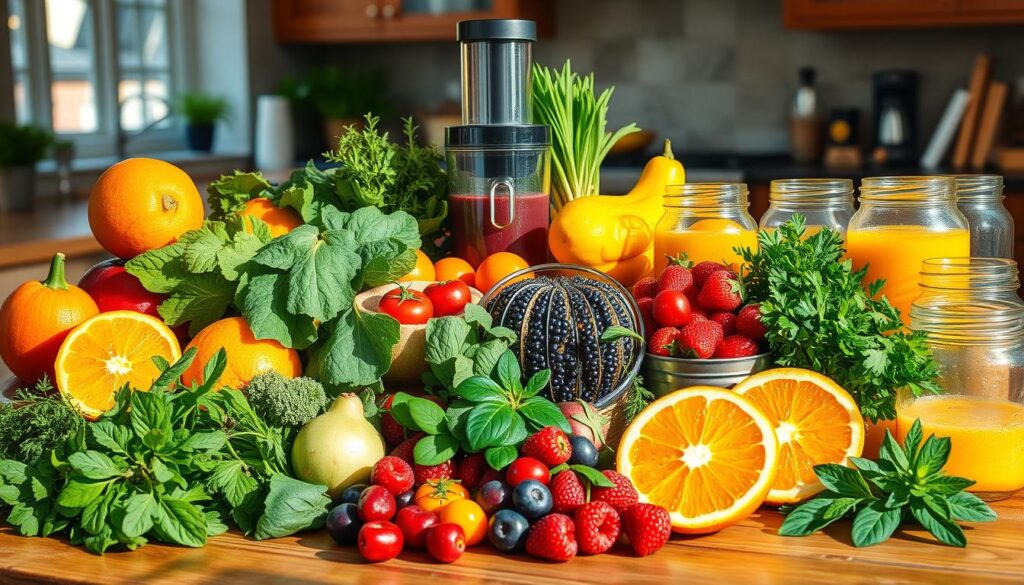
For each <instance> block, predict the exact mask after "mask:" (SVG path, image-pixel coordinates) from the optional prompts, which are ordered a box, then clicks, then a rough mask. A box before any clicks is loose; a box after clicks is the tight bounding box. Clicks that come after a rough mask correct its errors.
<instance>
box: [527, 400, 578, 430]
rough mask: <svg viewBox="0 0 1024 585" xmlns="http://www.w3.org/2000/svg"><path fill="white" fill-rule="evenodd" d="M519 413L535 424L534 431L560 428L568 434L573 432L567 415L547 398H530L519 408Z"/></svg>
mask: <svg viewBox="0 0 1024 585" xmlns="http://www.w3.org/2000/svg"><path fill="white" fill-rule="evenodd" d="M518 412H519V414H521V415H523V416H524V417H526V419H527V420H528V421H530V422H531V423H533V425H532V426H533V430H540V429H542V428H544V427H558V428H560V429H562V430H563V431H564V432H566V433H571V432H572V428H570V427H569V421H567V420H565V415H564V414H562V411H561V410H559V408H558V407H557V406H555V404H554V403H553V402H551V401H550V400H548V399H547V398H544V397H541V396H534V397H532V398H528V399H526V400H525V401H524V402H523V403H522V404H521V405H520V406H519V410H518Z"/></svg>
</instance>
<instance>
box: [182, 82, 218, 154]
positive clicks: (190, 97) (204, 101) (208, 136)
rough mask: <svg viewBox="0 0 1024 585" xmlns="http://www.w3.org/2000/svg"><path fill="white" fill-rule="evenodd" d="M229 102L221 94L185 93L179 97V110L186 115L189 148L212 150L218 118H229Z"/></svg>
mask: <svg viewBox="0 0 1024 585" xmlns="http://www.w3.org/2000/svg"><path fill="white" fill-rule="evenodd" d="M228 110H229V104H228V101H227V100H226V99H224V98H223V97H220V96H215V95H207V94H204V93H184V94H182V95H180V96H179V97H178V112H179V113H180V114H181V115H182V116H184V117H185V121H186V125H185V141H186V142H187V143H188V148H189V150H194V151H197V152H210V150H211V149H212V148H213V131H214V128H216V124H217V121H218V120H227V118H228Z"/></svg>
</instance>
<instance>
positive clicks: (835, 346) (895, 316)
mask: <svg viewBox="0 0 1024 585" xmlns="http://www.w3.org/2000/svg"><path fill="white" fill-rule="evenodd" d="M804 226H805V224H804V218H803V217H802V216H800V215H794V217H793V219H791V220H790V221H788V222H786V223H785V224H783V225H782V226H780V227H779V228H778V229H776V230H772V231H763V232H761V233H760V234H759V235H758V238H759V241H760V249H759V250H750V249H742V250H738V252H739V253H741V254H742V255H743V258H744V260H745V261H746V262H747V264H748V269H749V271H748V272H746V273H745V274H744V278H743V281H744V285H745V287H746V291H747V301H748V302H756V303H760V305H761V320H762V322H763V323H764V324H765V326H766V327H767V328H768V334H767V339H768V343H769V345H770V347H771V350H772V352H773V354H774V358H775V362H776V363H777V364H778V365H780V366H793V367H801V368H807V369H810V370H814V371H816V372H820V373H822V374H825V375H826V376H828V377H830V378H832V379H833V380H835V381H836V382H837V383H838V384H839V385H840V386H842V387H843V388H845V389H846V390H847V391H849V392H850V394H852V395H853V397H854V398H855V399H856V400H857V403H858V404H859V405H860V409H861V413H863V415H864V416H865V417H866V418H868V419H870V420H872V421H875V420H878V419H892V418H895V416H896V392H897V391H898V390H900V389H901V388H908V389H910V390H911V391H912V392H913V393H914V395H916V396H917V395H921V394H924V393H935V392H939V391H940V388H939V386H938V384H937V383H936V382H935V378H936V376H937V375H938V366H937V365H936V363H935V360H934V359H933V358H932V353H931V350H930V349H929V348H928V345H927V343H926V336H925V334H924V333H922V332H908V331H906V330H905V329H904V327H903V322H902V321H901V320H900V314H899V311H898V310H897V309H895V308H894V307H893V306H892V305H891V304H890V303H889V301H888V300H887V299H886V298H885V297H884V296H882V297H880V296H879V292H880V291H882V290H883V285H884V281H877V282H873V283H871V284H870V285H868V287H867V291H865V288H864V283H863V281H864V277H865V275H866V272H867V271H866V269H861V270H853V263H852V261H851V260H849V259H847V260H843V259H842V258H843V254H844V250H843V240H842V238H841V237H840V235H839V234H838V233H836V232H835V231H833V230H830V229H823V230H821V231H820V232H818V233H816V234H814V235H812V236H810V237H807V238H803V235H804Z"/></svg>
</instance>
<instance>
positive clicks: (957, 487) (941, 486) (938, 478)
mask: <svg viewBox="0 0 1024 585" xmlns="http://www.w3.org/2000/svg"><path fill="white" fill-rule="evenodd" d="M924 485H925V487H926V488H927V490H928V492H930V493H934V494H941V495H946V496H952V495H954V494H958V493H960V492H962V491H963V490H965V489H967V488H969V487H971V486H972V485H974V481H972V480H970V479H967V478H963V477H955V476H951V475H941V474H940V475H932V476H931V477H929V478H928V479H927V480H926V481H925V484H924Z"/></svg>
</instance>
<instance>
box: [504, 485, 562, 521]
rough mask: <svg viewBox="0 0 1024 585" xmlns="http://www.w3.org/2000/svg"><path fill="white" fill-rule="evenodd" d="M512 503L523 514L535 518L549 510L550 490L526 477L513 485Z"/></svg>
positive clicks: (551, 503) (550, 502) (531, 518)
mask: <svg viewBox="0 0 1024 585" xmlns="http://www.w3.org/2000/svg"><path fill="white" fill-rule="evenodd" d="M512 505H513V506H514V507H515V509H516V510H518V511H519V513H520V514H522V515H523V516H526V517H527V518H528V519H530V520H536V519H538V518H540V517H541V516H544V515H546V514H547V513H548V512H550V511H551V506H552V505H553V502H552V501H551V491H550V490H548V486H546V485H544V484H542V483H541V482H539V481H537V480H535V479H528V480H526V481H524V482H522V483H520V484H519V485H517V486H516V487H515V491H513V492H512Z"/></svg>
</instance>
